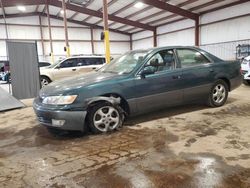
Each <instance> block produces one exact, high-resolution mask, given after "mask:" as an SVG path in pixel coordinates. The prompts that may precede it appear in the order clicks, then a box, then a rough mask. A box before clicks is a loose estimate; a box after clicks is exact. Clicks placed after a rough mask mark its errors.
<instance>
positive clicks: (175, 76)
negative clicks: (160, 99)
mask: <svg viewBox="0 0 250 188" xmlns="http://www.w3.org/2000/svg"><path fill="white" fill-rule="evenodd" d="M172 78H173V79H180V78H181V76H180V75H174V76H172Z"/></svg>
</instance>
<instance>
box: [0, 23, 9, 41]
mask: <svg viewBox="0 0 250 188" xmlns="http://www.w3.org/2000/svg"><path fill="white" fill-rule="evenodd" d="M7 27H8V26H7ZM0 38H1V39H6V30H5V26H4V25H0Z"/></svg>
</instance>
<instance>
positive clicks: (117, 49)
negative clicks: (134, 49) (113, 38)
mask: <svg viewBox="0 0 250 188" xmlns="http://www.w3.org/2000/svg"><path fill="white" fill-rule="evenodd" d="M129 50H130V44H129V42H111V43H110V51H111V53H112V54H115V55H116V54H123V53H125V52H127V51H129Z"/></svg>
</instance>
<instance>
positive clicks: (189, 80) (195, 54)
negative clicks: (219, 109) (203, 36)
mask: <svg viewBox="0 0 250 188" xmlns="http://www.w3.org/2000/svg"><path fill="white" fill-rule="evenodd" d="M176 53H177V57H178V61H179V63H180V65H181V69H182V81H183V83H182V84H183V87H184V99H183V100H184V102H192V101H197V100H202V99H207V96H208V93H209V92H210V89H211V85H212V84H213V81H214V74H215V71H214V68H213V63H212V62H211V61H210V60H209V59H208V58H207V57H206V56H205V55H203V54H202V53H201V52H200V51H198V50H196V49H189V48H179V49H176Z"/></svg>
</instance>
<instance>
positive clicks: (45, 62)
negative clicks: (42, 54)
mask: <svg viewBox="0 0 250 188" xmlns="http://www.w3.org/2000/svg"><path fill="white" fill-rule="evenodd" d="M38 66H39V67H48V66H51V63H49V62H47V61H40V62H39V64H38Z"/></svg>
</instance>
